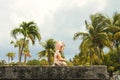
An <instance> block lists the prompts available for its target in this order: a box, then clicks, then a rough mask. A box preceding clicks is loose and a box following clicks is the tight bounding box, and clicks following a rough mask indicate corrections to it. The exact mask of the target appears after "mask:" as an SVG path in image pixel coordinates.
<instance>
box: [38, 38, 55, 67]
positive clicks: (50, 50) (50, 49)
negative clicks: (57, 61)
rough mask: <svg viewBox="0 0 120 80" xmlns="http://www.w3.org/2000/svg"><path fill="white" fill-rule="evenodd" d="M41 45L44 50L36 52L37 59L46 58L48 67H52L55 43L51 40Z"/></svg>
mask: <svg viewBox="0 0 120 80" xmlns="http://www.w3.org/2000/svg"><path fill="white" fill-rule="evenodd" d="M41 45H42V47H43V48H44V49H45V50H43V51H40V52H38V56H39V58H41V57H47V58H48V63H49V65H52V63H53V56H54V52H55V41H54V40H53V39H48V40H47V41H46V42H42V43H41Z"/></svg>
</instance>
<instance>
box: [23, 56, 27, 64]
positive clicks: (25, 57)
mask: <svg viewBox="0 0 120 80" xmlns="http://www.w3.org/2000/svg"><path fill="white" fill-rule="evenodd" d="M26 59H27V56H26V55H24V64H26Z"/></svg>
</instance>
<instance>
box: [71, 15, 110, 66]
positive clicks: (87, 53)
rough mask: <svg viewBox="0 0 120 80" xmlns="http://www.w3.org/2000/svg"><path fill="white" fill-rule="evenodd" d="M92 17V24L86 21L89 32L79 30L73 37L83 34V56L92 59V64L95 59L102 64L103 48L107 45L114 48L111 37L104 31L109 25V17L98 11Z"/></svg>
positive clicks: (76, 37) (81, 47)
mask: <svg viewBox="0 0 120 80" xmlns="http://www.w3.org/2000/svg"><path fill="white" fill-rule="evenodd" d="M90 19H91V24H88V22H87V21H85V24H86V29H87V30H88V32H77V33H75V34H74V37H73V39H74V40H76V39H78V38H79V37H80V36H81V37H82V40H83V41H82V43H81V45H80V47H79V49H80V50H81V53H82V54H83V55H82V56H83V57H85V58H86V60H88V59H90V64H93V61H98V62H99V64H100V62H101V60H103V55H104V52H103V48H104V47H105V46H107V47H109V48H111V49H112V47H111V46H112V44H111V42H110V40H109V37H108V35H107V33H106V32H104V29H105V28H106V26H107V25H108V23H107V18H106V17H105V16H103V15H102V14H100V13H96V14H94V15H91V17H90Z"/></svg>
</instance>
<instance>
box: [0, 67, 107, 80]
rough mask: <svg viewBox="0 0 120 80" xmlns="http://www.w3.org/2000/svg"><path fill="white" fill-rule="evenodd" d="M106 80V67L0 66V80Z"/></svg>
mask: <svg viewBox="0 0 120 80" xmlns="http://www.w3.org/2000/svg"><path fill="white" fill-rule="evenodd" d="M44 79H45V80H55V79H56V80H66V79H67V80H108V75H107V67H106V66H104V65H98V66H97V65H96V66H0V80H44Z"/></svg>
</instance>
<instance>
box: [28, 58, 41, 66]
mask: <svg viewBox="0 0 120 80" xmlns="http://www.w3.org/2000/svg"><path fill="white" fill-rule="evenodd" d="M26 65H41V64H40V61H39V60H36V59H33V60H29V61H28V62H27V63H26Z"/></svg>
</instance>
